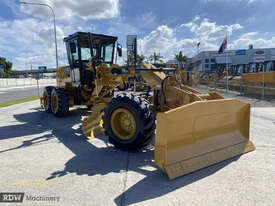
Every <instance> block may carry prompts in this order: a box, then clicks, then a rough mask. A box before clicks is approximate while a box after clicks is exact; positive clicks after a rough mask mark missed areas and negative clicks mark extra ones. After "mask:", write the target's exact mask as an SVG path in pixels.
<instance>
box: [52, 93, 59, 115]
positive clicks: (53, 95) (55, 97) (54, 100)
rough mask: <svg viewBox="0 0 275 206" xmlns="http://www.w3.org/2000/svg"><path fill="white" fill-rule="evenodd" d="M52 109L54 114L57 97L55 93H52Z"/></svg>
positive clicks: (56, 107) (56, 106)
mask: <svg viewBox="0 0 275 206" xmlns="http://www.w3.org/2000/svg"><path fill="white" fill-rule="evenodd" d="M52 109H53V112H54V113H56V112H57V109H58V97H57V94H56V92H53V93H52Z"/></svg>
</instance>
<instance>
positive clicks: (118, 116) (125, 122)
mask: <svg viewBox="0 0 275 206" xmlns="http://www.w3.org/2000/svg"><path fill="white" fill-rule="evenodd" d="M111 128H112V130H113V132H114V133H115V135H116V136H117V137H118V138H119V139H121V140H129V139H131V138H132V137H133V136H134V134H135V132H136V120H135V118H134V116H133V114H132V113H131V112H130V111H128V110H127V109H122V108H119V109H117V110H115V111H114V112H113V113H112V115H111Z"/></svg>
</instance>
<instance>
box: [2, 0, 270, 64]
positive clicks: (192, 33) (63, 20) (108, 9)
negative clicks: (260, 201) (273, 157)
mask: <svg viewBox="0 0 275 206" xmlns="http://www.w3.org/2000/svg"><path fill="white" fill-rule="evenodd" d="M26 1H27V0H26ZM30 1H31V2H36V3H47V4H50V5H51V6H52V7H53V8H54V10H55V13H56V17H57V38H58V53H59V59H60V63H61V65H66V64H67V58H66V51H65V47H64V43H63V41H62V40H63V38H64V37H65V36H67V35H69V34H72V33H74V32H76V31H85V32H94V33H103V34H110V35H115V36H118V38H119V42H120V43H122V45H123V47H124V48H125V47H126V45H125V44H126V43H125V39H126V35H128V34H137V35H138V53H140V54H144V55H146V56H149V55H150V54H152V53H153V52H154V51H156V52H159V53H161V55H162V56H164V60H169V59H172V58H173V56H174V54H175V53H177V52H179V51H180V50H181V51H182V52H183V53H184V54H185V55H187V56H189V57H192V56H193V55H194V54H195V53H196V44H197V42H201V48H200V50H201V51H205V50H217V49H218V47H219V45H220V44H221V42H222V40H223V38H224V36H225V35H226V33H227V34H228V44H229V45H228V47H229V48H231V49H243V48H247V47H248V45H249V44H253V45H254V47H255V48H263V47H275V27H274V19H275V12H274V5H275V2H274V0H192V1H190V0H173V1H165V0H81V1H76V0H28V2H30ZM51 17H52V16H51V13H50V10H49V9H48V8H46V7H41V6H24V5H20V4H19V1H18V0H0V48H1V49H0V56H4V57H6V58H7V59H8V60H10V61H12V62H13V63H14V69H25V68H30V66H31V65H33V68H37V66H40V65H46V66H48V67H54V65H55V50H54V44H53V43H54V41H53V40H54V36H53V26H52V19H51ZM125 53H126V52H125V50H124V54H125ZM124 58H125V55H124ZM122 62H123V59H121V60H120V63H122Z"/></svg>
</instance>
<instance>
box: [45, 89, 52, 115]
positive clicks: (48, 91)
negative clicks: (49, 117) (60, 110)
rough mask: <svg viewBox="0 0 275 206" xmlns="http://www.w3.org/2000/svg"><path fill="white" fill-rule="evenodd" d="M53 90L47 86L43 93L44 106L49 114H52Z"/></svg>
mask: <svg viewBox="0 0 275 206" xmlns="http://www.w3.org/2000/svg"><path fill="white" fill-rule="evenodd" d="M53 89H54V87H53V86H47V87H45V89H44V91H43V106H44V109H45V111H46V112H48V113H52V106H51V94H52V90H53Z"/></svg>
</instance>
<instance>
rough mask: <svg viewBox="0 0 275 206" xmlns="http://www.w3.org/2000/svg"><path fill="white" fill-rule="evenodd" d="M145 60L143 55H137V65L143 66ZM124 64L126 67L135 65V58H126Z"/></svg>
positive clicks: (130, 56)
mask: <svg viewBox="0 0 275 206" xmlns="http://www.w3.org/2000/svg"><path fill="white" fill-rule="evenodd" d="M145 58H146V57H145V56H144V55H139V54H137V65H141V64H143V63H144V60H145ZM125 63H126V64H127V65H134V64H135V58H134V57H133V56H132V55H129V56H128V58H127V60H126V61H125Z"/></svg>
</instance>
